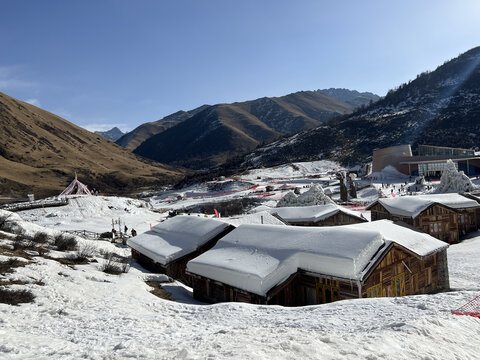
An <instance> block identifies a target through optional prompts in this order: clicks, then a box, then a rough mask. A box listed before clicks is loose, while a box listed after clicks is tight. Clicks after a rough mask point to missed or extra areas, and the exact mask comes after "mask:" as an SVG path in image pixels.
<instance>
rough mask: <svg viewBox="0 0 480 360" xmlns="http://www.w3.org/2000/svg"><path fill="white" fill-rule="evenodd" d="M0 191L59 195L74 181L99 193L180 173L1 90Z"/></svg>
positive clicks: (165, 180)
mask: <svg viewBox="0 0 480 360" xmlns="http://www.w3.org/2000/svg"><path fill="white" fill-rule="evenodd" d="M0 119H1V121H0V194H2V195H11V196H14V197H15V196H20V194H21V196H23V197H25V194H27V193H35V194H36V195H37V196H38V195H40V196H46V195H55V194H59V192H60V191H61V190H63V189H64V188H65V187H66V186H67V185H68V184H69V183H70V181H71V180H72V179H73V178H74V176H75V172H77V173H78V177H79V180H81V181H82V182H85V183H86V184H88V185H89V187H90V188H93V187H96V188H97V189H100V190H102V191H104V192H108V191H110V192H112V191H115V192H122V191H133V190H134V189H139V188H140V187H142V186H153V185H159V184H166V183H172V182H174V181H176V180H178V179H180V178H181V177H182V176H183V175H184V171H179V170H176V169H173V168H172V167H169V166H164V165H162V164H159V163H154V162H152V161H147V160H145V159H141V158H139V157H137V156H135V155H134V154H132V153H130V152H129V151H126V150H124V149H122V148H121V147H119V146H118V145H116V144H114V143H112V142H110V141H108V140H106V139H104V138H103V137H101V136H100V135H96V134H94V133H91V132H89V131H87V130H85V129H82V128H80V127H78V126H76V125H74V124H72V123H70V122H68V121H66V120H64V119H62V118H60V117H59V116H56V115H54V114H52V113H49V112H48V111H45V110H42V109H40V108H38V107H35V106H33V105H30V104H28V103H25V102H23V101H20V100H17V99H14V98H12V97H10V96H8V95H6V94H3V93H0Z"/></svg>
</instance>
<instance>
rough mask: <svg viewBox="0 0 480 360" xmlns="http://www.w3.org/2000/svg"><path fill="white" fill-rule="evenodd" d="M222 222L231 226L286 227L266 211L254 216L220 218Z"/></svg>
mask: <svg viewBox="0 0 480 360" xmlns="http://www.w3.org/2000/svg"><path fill="white" fill-rule="evenodd" d="M222 221H225V222H227V223H229V224H231V225H233V226H239V225H242V224H265V225H267V224H268V225H283V226H285V225H286V224H285V223H283V222H282V221H281V220H279V219H278V218H276V217H275V216H273V215H272V214H270V212H268V211H260V212H257V213H254V214H248V215H242V216H235V217H227V218H222Z"/></svg>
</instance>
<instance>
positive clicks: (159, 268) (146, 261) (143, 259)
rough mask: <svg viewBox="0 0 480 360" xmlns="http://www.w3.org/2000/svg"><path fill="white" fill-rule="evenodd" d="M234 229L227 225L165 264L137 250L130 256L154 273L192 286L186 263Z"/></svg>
mask: <svg viewBox="0 0 480 360" xmlns="http://www.w3.org/2000/svg"><path fill="white" fill-rule="evenodd" d="M233 229H235V227H234V226H233V225H229V226H228V227H227V228H226V229H225V230H223V231H222V232H221V233H219V234H218V235H217V236H215V237H214V238H212V239H211V240H209V241H207V242H206V243H205V244H203V245H202V246H200V247H199V248H197V249H196V250H195V251H193V252H191V253H189V254H187V255H185V256H183V257H181V258H178V259H176V260H174V261H172V262H170V263H168V264H166V265H163V264H160V263H157V262H155V261H154V260H152V259H150V258H149V257H147V256H145V255H143V254H141V253H139V252H138V251H137V250H134V249H132V258H133V259H135V260H136V261H137V262H138V263H139V264H140V265H141V266H143V267H144V268H145V269H147V270H150V271H152V272H155V273H160V274H165V275H168V276H170V277H171V278H173V279H175V280H178V281H181V282H182V283H184V284H185V285H188V286H192V278H191V276H190V275H188V274H186V271H185V270H186V268H187V263H188V262H189V261H190V260H192V259H193V258H196V257H197V256H199V255H201V254H203V253H204V252H206V251H208V250H210V249H211V248H212V247H214V246H215V245H216V243H217V242H218V240H220V239H221V238H222V237H224V236H225V235H227V234H228V233H229V232H230V231H232V230H233Z"/></svg>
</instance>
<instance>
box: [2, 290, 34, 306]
mask: <svg viewBox="0 0 480 360" xmlns="http://www.w3.org/2000/svg"><path fill="white" fill-rule="evenodd" d="M33 299H35V296H34V295H33V294H32V293H31V292H30V291H28V290H8V289H0V303H3V304H9V305H18V304H24V303H29V302H32V301H33Z"/></svg>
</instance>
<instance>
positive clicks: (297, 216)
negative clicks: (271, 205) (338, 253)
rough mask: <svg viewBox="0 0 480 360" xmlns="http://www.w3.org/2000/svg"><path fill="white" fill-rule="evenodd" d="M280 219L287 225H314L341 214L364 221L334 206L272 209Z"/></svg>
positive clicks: (347, 210)
mask: <svg viewBox="0 0 480 360" xmlns="http://www.w3.org/2000/svg"><path fill="white" fill-rule="evenodd" d="M272 211H273V212H275V213H277V214H278V215H279V216H280V217H281V218H282V219H284V220H285V221H287V222H289V223H295V222H311V223H316V222H319V221H322V220H325V219H328V218H329V217H331V216H334V215H335V214H337V213H339V212H342V213H344V214H348V215H351V216H353V217H356V218H358V219H361V220H365V219H364V218H363V217H362V215H361V214H360V213H358V212H355V211H352V210H349V209H347V208H344V207H341V206H338V205H336V204H327V205H316V206H302V207H283V208H275V209H272Z"/></svg>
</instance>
